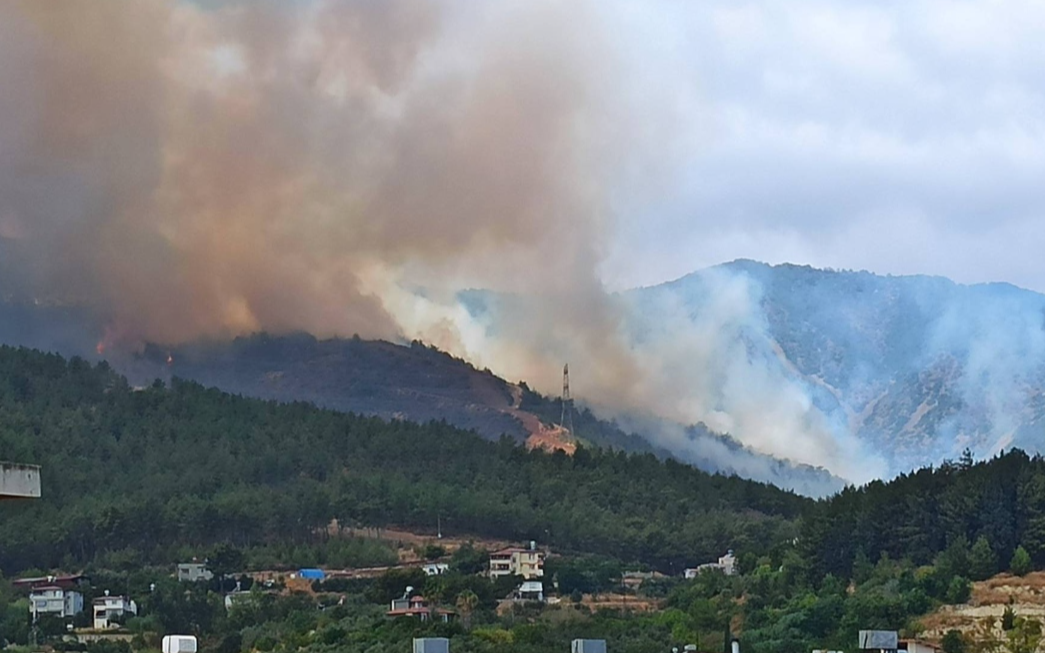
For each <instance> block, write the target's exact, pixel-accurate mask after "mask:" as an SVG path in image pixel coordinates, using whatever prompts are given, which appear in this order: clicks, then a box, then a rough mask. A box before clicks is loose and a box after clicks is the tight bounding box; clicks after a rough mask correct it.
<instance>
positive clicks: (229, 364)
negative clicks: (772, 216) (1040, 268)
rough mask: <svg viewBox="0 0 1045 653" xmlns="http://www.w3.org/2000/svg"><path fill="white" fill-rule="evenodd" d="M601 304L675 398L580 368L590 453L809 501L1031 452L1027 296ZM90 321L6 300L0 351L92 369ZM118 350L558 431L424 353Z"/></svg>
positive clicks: (343, 401) (332, 393)
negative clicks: (621, 386) (49, 353)
mask: <svg viewBox="0 0 1045 653" xmlns="http://www.w3.org/2000/svg"><path fill="white" fill-rule="evenodd" d="M612 300H613V302H614V303H615V305H616V306H618V307H619V309H620V310H621V311H622V312H623V313H624V314H626V315H627V319H626V320H625V321H624V323H623V324H622V326H621V327H620V331H621V337H622V338H623V339H625V340H627V341H628V342H630V343H631V344H630V347H631V353H632V355H633V356H635V358H636V359H637V360H642V359H644V358H645V357H648V359H649V360H650V365H651V368H652V371H651V372H650V374H653V373H659V374H662V375H663V378H662V379H660V380H659V381H658V383H657V385H656V386H655V388H664V387H667V386H668V385H669V382H670V385H671V386H672V393H671V394H668V395H662V396H653V395H652V394H650V395H648V396H652V397H653V398H652V400H651V403H650V404H649V405H648V406H647V410H635V409H631V408H627V407H620V406H613V405H612V404H611V403H608V402H606V401H605V400H604V398H603V397H600V396H599V395H598V394H597V393H595V392H592V390H591V389H590V388H589V387H588V386H587V384H586V381H587V376H586V375H587V373H588V367H587V366H586V365H585V364H584V361H573V363H574V371H575V378H574V388H575V390H574V392H575V393H576V394H577V395H578V396H579V397H580V399H581V400H582V402H584V404H586V405H590V406H591V407H592V408H593V409H594V410H595V412H596V414H598V415H600V416H602V417H603V418H605V419H612V420H615V422H616V423H615V425H614V424H612V423H610V422H606V421H599V420H596V419H595V418H594V417H592V420H593V422H594V423H595V424H598V426H594V427H588V429H587V430H588V431H589V432H588V433H587V434H585V433H583V432H581V433H580V436H581V437H582V438H589V439H590V440H591V441H593V442H595V443H596V444H604V445H610V446H617V447H621V448H626V449H629V450H650V451H659V452H661V454H662V455H666V454H667V453H668V452H670V454H671V455H674V456H676V457H678V458H679V459H680V460H684V461H687V462H692V463H694V464H697V465H698V466H700V467H702V468H704V469H709V470H712V471H726V472H736V473H739V474H741V475H743V476H748V477H751V478H756V479H759V480H766V481H770V482H774V483H777V484H780V485H783V486H785V487H791V488H795V489H799V490H800V491H803V492H807V493H811V494H821V493H823V492H827V491H831V490H832V489H835V488H837V487H838V485H837V481H833V480H830V479H829V478H828V477H826V476H823V475H818V474H817V473H815V471H814V470H812V469H811V468H809V467H802V466H801V464H806V465H810V464H811V465H819V466H823V467H825V468H827V469H828V470H830V471H832V472H834V473H836V474H839V475H841V476H842V477H843V478H846V479H848V480H855V481H862V480H867V479H868V478H873V477H880V476H890V475H893V474H896V473H899V472H903V471H906V470H909V469H912V468H914V467H916V466H919V465H922V464H932V463H938V462H940V461H942V460H944V459H947V458H951V459H954V458H957V457H958V456H959V455H960V453H961V452H962V450H963V449H965V448H969V449H971V450H972V451H973V453H974V454H975V455H980V456H983V455H988V454H991V453H993V452H996V451H999V450H1001V449H1004V448H1006V447H1009V446H1020V447H1022V448H1025V449H1027V450H1030V451H1040V450H1042V448H1043V447H1042V443H1043V441H1045V438H1042V437H1041V429H1042V426H1043V419H1045V399H1043V388H1045V364H1043V361H1045V332H1043V323H1045V297H1043V296H1042V295H1039V294H1037V293H1033V292H1030V291H1026V290H1021V289H1019V288H1016V287H1013V286H1011V285H1007V284H984V285H974V286H965V285H959V284H955V283H952V282H950V281H948V280H946V279H942V278H938V277H923V276H911V277H890V276H878V275H874V274H871V273H868V272H846V271H832V270H816V269H813V268H809V267H805V266H795V265H779V266H769V265H765V264H762V263H757V262H753V261H744V260H741V261H735V262H733V263H728V264H724V265H721V266H716V267H714V268H708V269H706V270H702V271H699V272H696V273H693V274H691V275H688V276H686V277H683V278H682V279H679V280H676V281H673V282H670V283H666V284H662V285H659V286H654V287H649V288H642V289H636V290H633V291H628V292H625V293H622V294H619V295H616V296H614V297H613V298H612ZM461 303H462V305H463V306H465V307H467V309H468V311H469V313H470V314H471V315H472V316H473V318H474V319H475V320H476V321H477V322H478V323H483V324H486V325H487V329H488V330H489V333H490V336H491V337H496V338H504V337H505V335H506V334H505V333H501V332H500V331H499V328H500V323H501V321H502V320H504V319H506V318H510V316H512V315H513V314H515V312H516V310H517V309H518V305H525V303H526V299H525V298H522V297H516V296H505V295H499V294H491V293H480V292H470V293H465V294H463V295H462V296H461ZM89 315H90V313H89V312H88V311H82V310H76V309H73V308H70V307H68V306H63V305H50V306H47V305H36V304H32V303H25V302H23V303H21V304H17V303H16V304H11V303H9V304H6V305H5V307H4V309H3V311H2V312H0V339H2V341H3V342H7V343H12V344H24V345H29V346H35V347H41V348H48V349H57V350H59V351H62V352H63V353H67V354H79V355H86V356H92V355H93V354H94V352H93V349H94V346H95V344H96V339H99V338H100V339H102V341H103V342H104V338H105V337H106V336H105V333H104V328H103V326H104V323H102V322H98V321H97V320H95V319H94V318H91V317H90V316H89ZM169 352H173V354H174V355H173V364H172V365H168V364H167V362H166V360H167V355H168V353H169ZM110 353H113V352H110ZM126 354H127V352H126V351H124V352H120V351H117V352H115V353H114V356H116V357H115V358H112V360H113V361H114V363H115V364H116V366H117V368H118V369H120V370H121V371H123V372H125V373H127V374H129V375H130V376H131V377H132V378H136V379H138V380H139V382H143V383H144V382H146V381H148V380H149V379H151V378H153V377H154V376H169V375H171V374H176V375H179V376H183V377H185V378H191V379H195V380H199V381H201V382H204V383H207V384H212V385H216V386H218V387H221V388H223V389H226V390H230V391H233V392H239V393H243V394H246V395H250V396H258V397H263V398H269V399H280V400H306V401H312V402H315V403H317V404H319V405H323V406H327V407H332V408H337V409H341V410H351V411H357V412H362V413H367V414H376V415H381V416H384V417H386V418H389V417H404V418H408V419H414V420H421V421H424V420H429V419H447V420H448V421H450V422H452V423H454V424H457V425H460V426H464V427H466V428H475V429H477V430H478V431H479V432H481V433H483V434H484V435H486V436H488V437H497V436H499V435H500V434H502V433H505V434H508V435H511V436H513V437H516V438H519V439H524V438H526V437H528V436H529V435H530V434H531V432H532V431H533V424H535V423H541V424H544V425H545V426H551V425H553V424H554V422H556V421H557V418H558V415H557V414H556V411H557V410H558V408H557V406H554V405H550V404H546V405H542V404H541V403H540V402H541V401H546V400H540V399H539V395H535V394H534V395H531V394H529V393H527V394H526V395H525V397H530V396H532V397H535V398H538V399H535V400H534V402H536V403H533V404H531V405H527V406H522V402H523V400H524V398H525V397H524V396H523V395H522V390H521V388H520V387H518V386H515V385H514V384H511V383H508V382H506V381H504V380H503V379H502V378H499V377H498V376H497V375H495V374H492V373H490V372H489V371H486V372H481V371H479V370H477V369H475V368H474V367H472V366H471V365H468V364H467V363H466V362H465V361H463V360H459V359H454V358H453V357H451V356H448V355H446V354H443V353H441V352H438V351H434V350H431V349H429V348H428V347H420V346H416V345H415V346H413V347H402V346H397V345H393V344H391V343H380V342H372V343H371V342H366V341H358V340H341V341H338V340H332V341H327V342H323V341H317V340H315V339H314V338H311V337H307V336H295V337H292V338H285V337H284V338H258V337H253V338H248V339H240V340H237V341H235V342H232V341H230V342H222V341H220V340H216V341H210V342H209V343H198V344H186V345H182V346H173V347H162V346H158V345H151V346H148V347H146V349H145V350H143V351H142V352H141V353H140V354H138V355H135V356H128V355H126ZM491 367H493V369H494V372H495V373H496V372H500V370H498V369H497V368H496V366H495V365H494V366H491ZM520 380H522V381H528V379H520ZM638 391H645V390H644V389H639V390H637V391H636V392H638ZM548 394H551V395H552V396H554V394H552V393H548ZM535 416H536V419H537V420H539V422H535V421H534V418H535ZM526 420H529V422H528V424H529V426H527V422H526ZM686 424H700V425H701V426H698V427H696V428H689V429H687V428H686V427H685V426H683V425H686ZM703 425H706V427H705V426H703ZM578 430H579V431H580V430H581V429H578ZM592 431H594V433H593V432H592ZM716 433H718V434H729V435H730V436H731V438H722V437H721V436H718V435H715V434H716ZM629 434H636V435H634V436H629ZM755 452H758V453H757V454H756V453H755ZM774 459H775V460H774ZM782 460H790V461H794V462H795V463H799V465H798V466H796V465H787V464H784V463H781V462H780V461H782ZM796 470H802V471H801V472H800V473H798V472H796Z"/></svg>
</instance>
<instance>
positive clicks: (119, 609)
mask: <svg viewBox="0 0 1045 653" xmlns="http://www.w3.org/2000/svg"><path fill="white" fill-rule="evenodd" d="M93 604H94V605H93V608H94V629H95V630H107V629H109V628H118V627H119V624H118V623H114V621H115V620H117V619H120V618H122V617H124V616H125V615H128V614H131V615H137V614H138V605H137V604H136V603H135V602H134V601H132V600H130V599H129V598H127V597H126V596H109V592H108V591H106V592H105V596H100V597H98V598H96V599H95V600H94V601H93Z"/></svg>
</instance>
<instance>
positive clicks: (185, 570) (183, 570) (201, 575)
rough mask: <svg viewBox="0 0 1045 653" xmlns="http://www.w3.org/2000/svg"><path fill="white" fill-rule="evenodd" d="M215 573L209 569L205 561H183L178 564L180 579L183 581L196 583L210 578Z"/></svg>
mask: <svg viewBox="0 0 1045 653" xmlns="http://www.w3.org/2000/svg"><path fill="white" fill-rule="evenodd" d="M211 578H214V574H212V573H211V572H210V570H209V569H207V563H205V562H196V561H195V560H193V561H192V562H183V563H181V564H179V565H178V580H180V581H181V582H183V583H195V582H198V581H201V580H210V579H211Z"/></svg>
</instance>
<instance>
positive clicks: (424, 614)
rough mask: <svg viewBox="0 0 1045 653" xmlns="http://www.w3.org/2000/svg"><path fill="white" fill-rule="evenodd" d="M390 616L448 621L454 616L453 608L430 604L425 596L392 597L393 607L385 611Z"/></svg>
mask: <svg viewBox="0 0 1045 653" xmlns="http://www.w3.org/2000/svg"><path fill="white" fill-rule="evenodd" d="M385 614H386V615H388V616H389V617H416V618H418V619H420V620H421V621H441V622H443V623H447V622H449V621H450V619H451V618H452V617H453V615H454V612H453V610H444V609H442V608H436V607H433V606H431V605H429V603H428V601H426V600H425V598H424V597H423V596H413V597H409V598H408V597H405V596H404V597H403V598H401V599H392V609H391V610H389V611H388V612H386V613H385Z"/></svg>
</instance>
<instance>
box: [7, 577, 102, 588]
mask: <svg viewBox="0 0 1045 653" xmlns="http://www.w3.org/2000/svg"><path fill="white" fill-rule="evenodd" d="M86 582H87V576H84V575H82V574H68V575H65V576H39V577H35V578H18V579H16V580H13V581H11V584H12V585H14V586H15V587H17V588H19V589H23V590H34V589H37V588H40V587H52V586H53V587H61V588H62V589H66V590H71V589H77V588H78V587H80V585H83V584H84V583H86Z"/></svg>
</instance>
